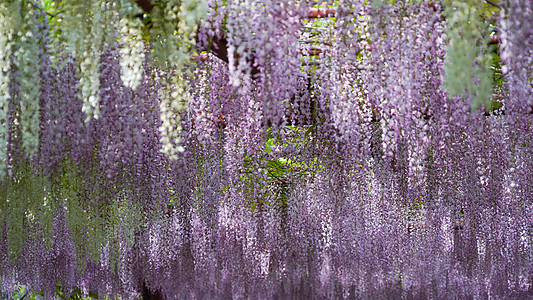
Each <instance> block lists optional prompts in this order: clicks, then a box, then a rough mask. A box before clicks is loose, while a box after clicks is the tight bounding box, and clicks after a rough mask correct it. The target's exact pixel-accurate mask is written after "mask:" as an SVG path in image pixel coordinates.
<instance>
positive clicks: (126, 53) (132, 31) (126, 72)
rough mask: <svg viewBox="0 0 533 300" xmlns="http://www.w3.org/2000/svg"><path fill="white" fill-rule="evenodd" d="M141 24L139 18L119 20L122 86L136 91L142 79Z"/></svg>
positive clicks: (142, 44) (142, 50) (142, 49)
mask: <svg viewBox="0 0 533 300" xmlns="http://www.w3.org/2000/svg"><path fill="white" fill-rule="evenodd" d="M142 26H143V23H142V21H141V20H140V19H139V18H132V17H129V16H128V17H124V18H122V19H121V20H120V27H121V29H120V33H121V37H120V43H121V44H122V48H120V54H121V56H122V59H121V60H120V66H121V67H122V75H121V78H122V81H123V82H124V85H125V86H127V87H130V88H131V89H132V90H136V89H137V86H139V83H140V81H141V77H142V73H143V70H142V66H143V61H144V52H145V50H144V41H143V34H142Z"/></svg>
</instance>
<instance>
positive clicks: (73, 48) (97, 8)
mask: <svg viewBox="0 0 533 300" xmlns="http://www.w3.org/2000/svg"><path fill="white" fill-rule="evenodd" d="M105 9H106V6H105V3H98V2H88V1H84V0H71V1H69V2H67V3H66V4H65V12H66V15H65V18H64V21H63V22H64V24H65V27H66V28H68V29H69V30H66V31H65V33H64V34H65V38H66V40H67V42H68V45H69V46H70V49H69V50H70V52H71V54H72V55H73V56H74V57H75V58H76V59H77V61H78V62H79V72H78V76H79V77H80V79H79V80H80V81H79V88H80V90H81V94H80V97H81V99H82V100H83V107H82V110H83V112H85V114H86V115H87V119H86V121H89V120H90V119H91V118H93V117H94V118H98V115H99V113H100V93H99V90H100V72H99V66H100V50H101V47H102V42H103V40H104V24H105V19H104V17H105ZM89 11H91V12H92V16H91V18H87V16H86V14H87V12H89Z"/></svg>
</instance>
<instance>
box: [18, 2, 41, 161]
mask: <svg viewBox="0 0 533 300" xmlns="http://www.w3.org/2000/svg"><path fill="white" fill-rule="evenodd" d="M23 9H24V10H25V11H26V14H25V15H24V18H23V20H22V21H23V24H24V26H23V27H22V28H21V30H20V31H19V33H18V35H19V40H18V42H17V44H16V45H17V49H16V51H15V52H14V53H13V56H14V62H15V67H16V68H17V69H18V74H17V75H18V76H17V78H16V80H17V81H18V86H19V91H18V97H17V98H18V99H17V100H18V105H19V107H20V125H21V133H22V148H23V149H24V152H25V154H26V155H27V156H28V157H29V158H31V157H33V156H34V155H35V154H36V152H37V150H38V146H39V129H40V128H39V120H40V118H39V115H40V113H39V110H40V107H39V98H40V97H39V92H40V91H39V87H40V80H39V73H40V66H41V64H40V62H39V61H38V59H39V49H38V47H39V44H38V42H39V40H40V38H39V36H38V35H39V32H38V28H37V24H36V22H39V20H38V19H37V18H36V15H35V11H34V9H33V7H32V6H31V5H30V4H26V5H25V7H23ZM35 60H37V61H35Z"/></svg>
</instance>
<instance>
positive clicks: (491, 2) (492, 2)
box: [485, 0, 502, 9]
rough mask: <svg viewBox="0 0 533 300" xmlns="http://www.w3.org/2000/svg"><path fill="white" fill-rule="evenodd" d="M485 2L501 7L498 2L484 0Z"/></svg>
mask: <svg viewBox="0 0 533 300" xmlns="http://www.w3.org/2000/svg"><path fill="white" fill-rule="evenodd" d="M485 2H487V4H490V5H492V6H494V7H496V8H498V9H502V7H501V6H500V5H499V4H498V3H496V2H494V1H492V0H485Z"/></svg>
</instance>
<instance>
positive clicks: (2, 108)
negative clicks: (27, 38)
mask: <svg viewBox="0 0 533 300" xmlns="http://www.w3.org/2000/svg"><path fill="white" fill-rule="evenodd" d="M14 11H17V2H16V1H13V2H11V3H7V2H5V3H1V4H0V23H2V27H1V28H0V180H1V179H3V178H4V177H5V176H6V171H7V170H6V163H7V161H6V159H7V140H8V128H9V123H8V122H9V121H8V120H9V119H8V111H9V99H10V97H11V92H10V90H9V82H10V80H11V59H12V52H13V46H14V43H13V37H14V34H15V32H16V30H17V29H18V27H19V26H20V20H19V19H18V18H17V17H16V16H17V14H16V13H13V12H14Z"/></svg>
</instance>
